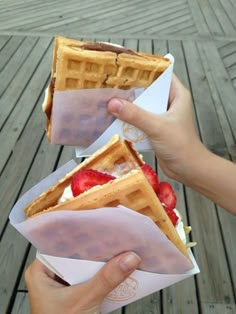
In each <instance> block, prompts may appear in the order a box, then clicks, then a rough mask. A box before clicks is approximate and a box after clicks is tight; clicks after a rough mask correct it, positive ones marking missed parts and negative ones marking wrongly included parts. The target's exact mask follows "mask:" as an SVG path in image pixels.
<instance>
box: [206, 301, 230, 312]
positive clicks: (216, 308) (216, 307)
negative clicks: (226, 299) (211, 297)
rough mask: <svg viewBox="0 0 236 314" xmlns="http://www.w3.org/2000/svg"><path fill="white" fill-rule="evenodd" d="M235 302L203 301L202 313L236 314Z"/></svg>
mask: <svg viewBox="0 0 236 314" xmlns="http://www.w3.org/2000/svg"><path fill="white" fill-rule="evenodd" d="M234 313H236V307H235V304H217V303H203V304H202V314H234Z"/></svg>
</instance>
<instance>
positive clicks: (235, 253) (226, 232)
mask: <svg viewBox="0 0 236 314" xmlns="http://www.w3.org/2000/svg"><path fill="white" fill-rule="evenodd" d="M218 215H219V220H220V229H221V232H222V235H223V238H224V245H225V249H226V254H227V260H228V263H229V271H230V275H231V277H232V284H233V287H234V293H235V294H236V273H235V271H234V269H235V266H236V250H235V239H236V228H235V226H236V216H233V215H232V214H229V213H228V212H226V211H225V210H224V209H222V208H218Z"/></svg>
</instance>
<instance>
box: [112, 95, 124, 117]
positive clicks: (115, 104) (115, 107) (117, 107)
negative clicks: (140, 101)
mask: <svg viewBox="0 0 236 314" xmlns="http://www.w3.org/2000/svg"><path fill="white" fill-rule="evenodd" d="M122 107H123V103H122V101H121V100H120V99H118V98H113V99H112V100H111V101H110V102H109V111H110V112H113V113H119V112H120V111H121V109H122Z"/></svg>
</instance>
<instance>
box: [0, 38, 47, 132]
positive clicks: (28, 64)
mask: <svg viewBox="0 0 236 314" xmlns="http://www.w3.org/2000/svg"><path fill="white" fill-rule="evenodd" d="M34 43H35V44H36V39H34ZM43 43H45V45H46V46H47V45H49V41H48V39H47V38H42V40H40V42H39V43H38V46H36V47H40V45H42V46H43ZM46 43H47V44H46ZM31 48H32V49H31V50H30V51H28V52H27V56H26V57H25V58H26V60H24V61H25V63H24V66H22V68H21V69H20V71H18V72H17V73H16V74H15V72H14V70H13V69H15V71H16V70H17V67H16V64H15V62H13V60H12V59H13V58H14V57H15V55H16V54H17V53H16V54H15V55H14V57H13V58H12V59H11V62H9V63H8V64H7V66H6V67H5V68H4V71H3V72H2V74H1V80H3V81H4V83H5V79H8V81H10V83H9V84H8V85H6V84H4V85H6V87H7V89H6V91H5V93H4V94H3V95H2V97H1V98H0V108H1V115H0V127H2V125H3V124H4V122H5V121H6V119H7V117H8V116H9V114H10V112H11V111H12V109H13V108H14V105H15V104H16V103H17V101H18V99H19V97H20V96H21V94H22V92H23V91H24V89H25V88H26V86H27V84H28V82H29V80H30V78H31V77H32V75H33V73H34V71H35V69H36V67H37V65H38V62H39V61H40V59H41V58H42V56H43V54H42V51H41V49H42V48H41V49H40V50H39V51H37V49H36V50H35V47H34V48H33V47H31ZM45 49H46V47H45ZM18 50H19V49H18ZM32 50H33V52H34V53H33V54H32V55H31V54H30V52H32ZM17 52H18V51H17ZM28 54H29V58H27V57H28ZM18 57H19V58H20V56H18ZM34 57H35V59H34ZM36 61H37V62H36ZM18 62H19V60H18ZM49 71H50V69H49ZM12 76H13V77H12ZM1 87H2V86H1ZM6 104H7V106H6Z"/></svg>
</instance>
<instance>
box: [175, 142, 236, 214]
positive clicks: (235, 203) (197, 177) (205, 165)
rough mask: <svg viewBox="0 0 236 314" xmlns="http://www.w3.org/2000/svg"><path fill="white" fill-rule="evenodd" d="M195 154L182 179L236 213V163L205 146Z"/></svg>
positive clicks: (186, 183)
mask: <svg viewBox="0 0 236 314" xmlns="http://www.w3.org/2000/svg"><path fill="white" fill-rule="evenodd" d="M195 155H196V156H192V158H191V162H189V165H188V166H187V168H186V169H185V175H184V176H183V177H182V180H181V181H182V182H183V183H184V184H185V185H187V186H189V187H190V188H192V189H194V190H196V191H198V192H199V193H201V194H203V195H204V196H206V197H207V198H209V199H210V200H212V201H213V202H214V203H216V204H218V205H219V206H221V207H223V208H224V209H226V210H227V211H229V212H231V213H232V214H234V215H236V164H234V163H233V162H231V161H229V160H226V159H224V158H221V157H219V156H217V155H215V154H213V153H211V152H210V151H208V150H207V149H206V148H203V147H201V150H200V151H199V152H198V154H195Z"/></svg>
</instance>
